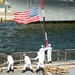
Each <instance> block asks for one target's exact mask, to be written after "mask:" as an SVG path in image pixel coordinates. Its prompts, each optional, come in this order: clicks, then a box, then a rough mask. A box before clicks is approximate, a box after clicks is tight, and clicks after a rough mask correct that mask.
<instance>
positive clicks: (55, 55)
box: [0, 49, 75, 64]
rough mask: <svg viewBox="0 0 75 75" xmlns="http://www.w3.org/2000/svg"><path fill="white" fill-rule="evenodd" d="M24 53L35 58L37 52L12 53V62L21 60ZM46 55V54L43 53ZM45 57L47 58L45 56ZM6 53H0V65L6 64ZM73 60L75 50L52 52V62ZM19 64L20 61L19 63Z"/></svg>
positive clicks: (74, 58)
mask: <svg viewBox="0 0 75 75" xmlns="http://www.w3.org/2000/svg"><path fill="white" fill-rule="evenodd" d="M24 53H26V54H27V55H28V56H29V57H30V58H35V57H36V56H37V51H34V52H14V53H12V54H11V55H12V56H13V58H14V60H15V61H16V60H18V61H19V60H22V55H23V54H24ZM45 54H46V53H45ZM46 57H47V56H46ZM6 60H7V59H6V53H0V64H2V63H4V62H6ZM66 60H75V49H66V50H52V61H66ZM20 63H21V61H20Z"/></svg>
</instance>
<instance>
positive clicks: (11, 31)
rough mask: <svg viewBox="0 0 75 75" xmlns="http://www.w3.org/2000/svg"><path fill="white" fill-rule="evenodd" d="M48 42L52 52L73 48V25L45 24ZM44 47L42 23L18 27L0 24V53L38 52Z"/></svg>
mask: <svg viewBox="0 0 75 75" xmlns="http://www.w3.org/2000/svg"><path fill="white" fill-rule="evenodd" d="M46 25H47V32H48V41H49V43H51V44H52V47H53V50H57V49H58V50H63V49H74V48H75V23H70V24H69V23H47V24H46ZM41 44H44V45H45V38H44V34H43V28H42V23H41V24H35V25H18V24H15V23H14V22H10V23H6V24H4V23H0V51H1V52H16V51H19V52H20V51H38V49H39V48H40V45H41Z"/></svg>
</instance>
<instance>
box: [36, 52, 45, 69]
mask: <svg viewBox="0 0 75 75" xmlns="http://www.w3.org/2000/svg"><path fill="white" fill-rule="evenodd" d="M37 54H38V55H37V57H36V58H35V60H36V59H38V66H37V69H39V68H40V67H42V68H44V59H43V56H42V54H41V53H40V52H38V53H37Z"/></svg>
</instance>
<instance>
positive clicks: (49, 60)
mask: <svg viewBox="0 0 75 75" xmlns="http://www.w3.org/2000/svg"><path fill="white" fill-rule="evenodd" d="M45 49H46V50H47V61H48V62H49V63H52V47H51V44H48V46H47V47H46V48H45Z"/></svg>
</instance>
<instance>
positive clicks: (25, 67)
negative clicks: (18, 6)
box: [22, 54, 33, 73]
mask: <svg viewBox="0 0 75 75" xmlns="http://www.w3.org/2000/svg"><path fill="white" fill-rule="evenodd" d="M23 57H24V62H25V64H24V70H23V71H22V73H24V72H26V71H28V70H30V71H31V72H33V69H32V66H31V60H30V58H29V56H27V55H26V54H24V55H23ZM28 66H29V68H30V69H27V67H28Z"/></svg>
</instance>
